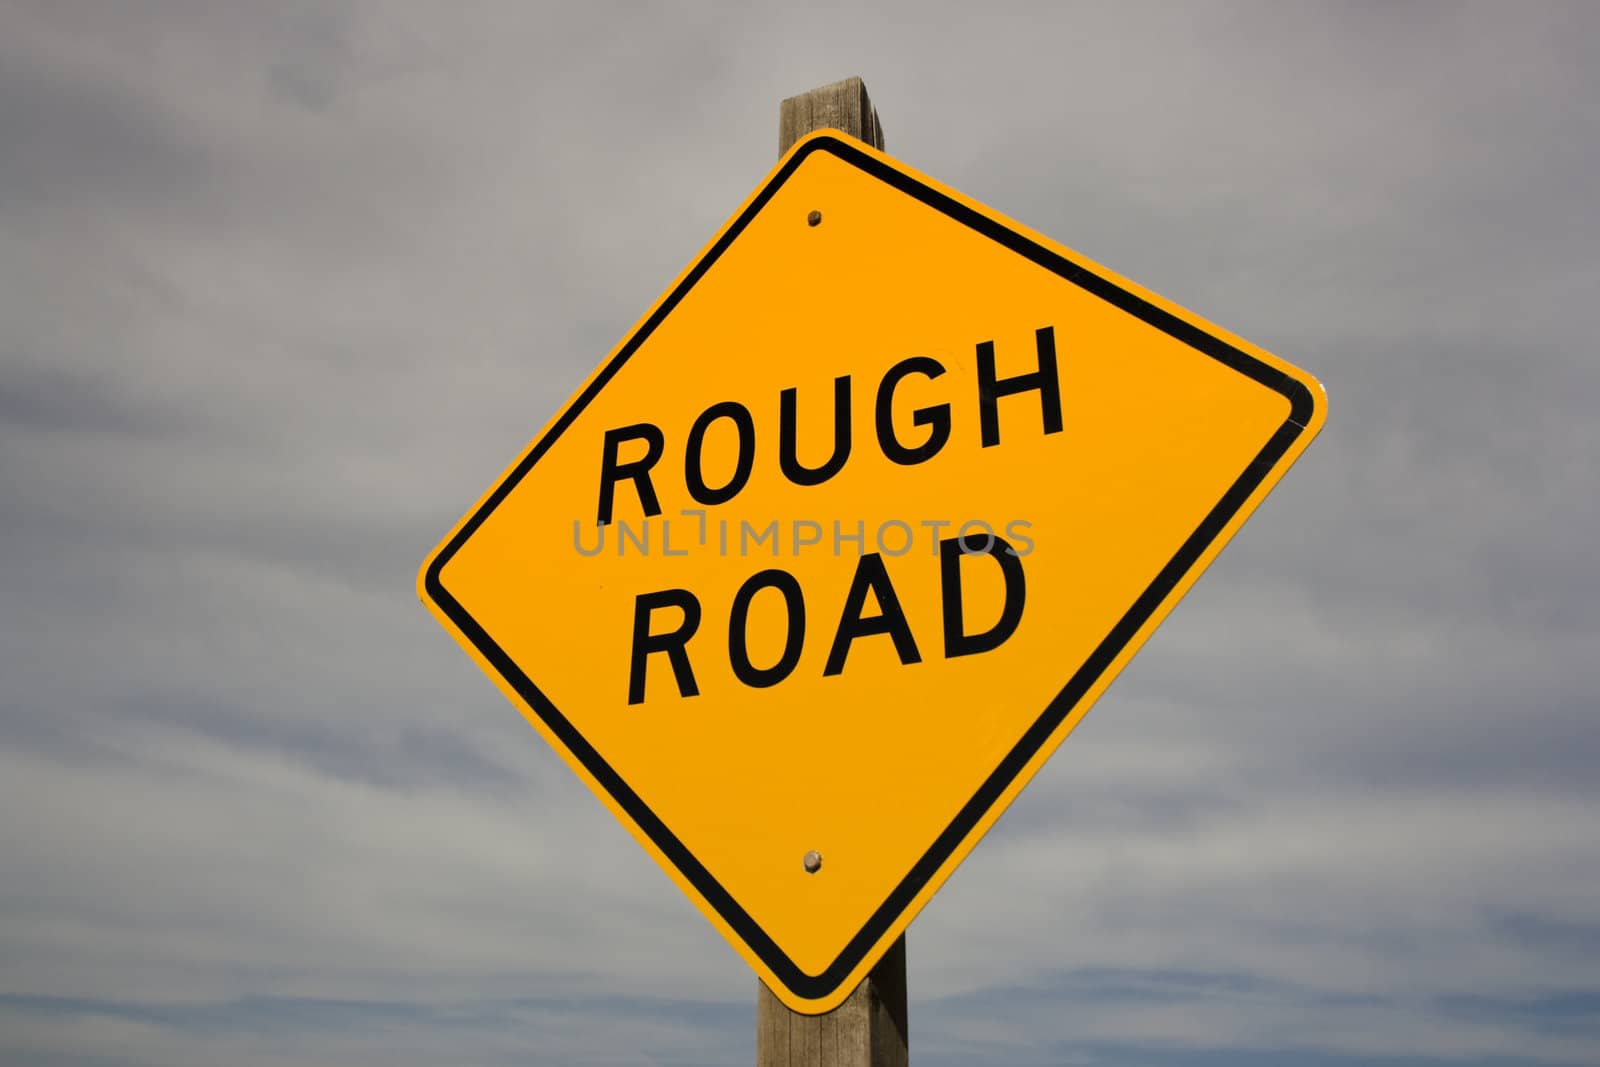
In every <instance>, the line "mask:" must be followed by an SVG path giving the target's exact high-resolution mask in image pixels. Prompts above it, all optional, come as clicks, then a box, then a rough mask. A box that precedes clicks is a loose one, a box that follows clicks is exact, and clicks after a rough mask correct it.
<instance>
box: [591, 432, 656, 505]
mask: <svg viewBox="0 0 1600 1067" xmlns="http://www.w3.org/2000/svg"><path fill="white" fill-rule="evenodd" d="M624 441H643V442H645V453H644V457H643V458H642V459H633V460H629V461H628V462H627V463H619V462H618V461H617V453H618V452H619V451H620V449H621V445H622V442H624ZM664 447H666V441H665V439H663V438H662V436H661V430H660V428H659V427H656V426H652V425H651V424H650V423H648V422H641V423H636V424H635V425H633V426H623V427H622V428H620V429H616V430H607V431H606V442H605V447H604V448H603V449H602V451H601V455H600V518H599V522H600V525H601V526H604V525H605V524H606V523H608V522H610V521H611V504H612V499H613V494H614V493H615V491H616V487H617V483H618V482H620V481H621V480H622V479H624V478H626V479H628V480H629V481H631V482H633V487H634V488H635V489H636V490H638V492H639V503H640V504H642V505H643V506H644V513H645V514H646V515H659V514H661V503H660V501H658V500H657V499H656V491H655V487H654V486H652V485H651V484H650V468H651V467H654V466H655V465H656V461H657V460H659V459H660V458H661V450H662V449H663V448H664Z"/></svg>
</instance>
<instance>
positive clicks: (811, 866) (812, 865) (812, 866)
mask: <svg viewBox="0 0 1600 1067" xmlns="http://www.w3.org/2000/svg"><path fill="white" fill-rule="evenodd" d="M800 864H801V866H803V867H804V868H805V869H806V873H807V874H816V873H817V872H818V871H820V870H822V853H820V852H818V851H817V850H816V849H812V850H811V851H810V852H807V853H806V855H805V858H804V859H802V860H801V861H800Z"/></svg>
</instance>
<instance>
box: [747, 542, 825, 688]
mask: <svg viewBox="0 0 1600 1067" xmlns="http://www.w3.org/2000/svg"><path fill="white" fill-rule="evenodd" d="M763 589H776V590H777V591H778V592H780V593H782V594H783V600H784V607H785V609H786V613H787V615H788V620H789V627H788V632H787V634H786V635H785V636H784V639H783V655H781V656H779V657H778V662H777V663H775V664H773V665H772V666H771V667H768V668H766V669H762V668H759V667H756V666H755V665H754V664H752V663H751V662H750V648H749V642H748V637H749V634H748V632H747V628H748V626H749V621H750V601H751V600H752V599H754V597H755V595H756V594H757V593H758V592H760V591H761V590H763ZM805 639H806V601H805V597H804V596H802V595H801V593H800V583H799V582H797V581H796V580H795V578H794V575H792V574H790V573H789V572H787V571H782V570H778V569H777V568H776V567H774V568H773V569H771V570H765V571H761V572H760V573H758V574H754V575H751V577H750V579H749V580H748V581H746V582H745V583H744V584H743V585H741V586H740V587H739V591H738V592H737V593H735V594H734V595H733V611H732V613H731V614H730V615H729V616H728V662H729V663H730V664H732V665H733V673H734V674H735V675H736V676H738V679H739V681H741V682H743V683H744V684H745V685H748V686H749V687H750V688H752V689H766V688H769V687H770V686H774V685H777V684H778V683H779V682H781V681H783V680H784V679H785V678H787V677H789V675H790V674H792V673H793V672H794V669H795V667H796V666H797V665H798V664H799V662H800V649H801V646H802V645H803V644H804V643H805Z"/></svg>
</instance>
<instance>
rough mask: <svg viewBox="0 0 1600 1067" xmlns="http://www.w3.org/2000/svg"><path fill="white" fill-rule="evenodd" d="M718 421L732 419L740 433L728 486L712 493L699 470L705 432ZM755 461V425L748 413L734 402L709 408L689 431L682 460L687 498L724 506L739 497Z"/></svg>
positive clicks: (712, 490)
mask: <svg viewBox="0 0 1600 1067" xmlns="http://www.w3.org/2000/svg"><path fill="white" fill-rule="evenodd" d="M718 419H731V420H732V421H733V425H734V427H735V429H737V430H738V431H739V459H738V462H737V463H736V465H735V466H734V471H733V477H732V478H730V479H728V484H727V485H724V486H722V487H721V488H718V489H713V488H711V487H710V486H708V485H706V480H705V474H704V472H703V471H702V470H701V451H702V450H703V449H704V447H705V442H706V430H708V429H710V427H711V424H712V423H713V422H716V421H717V420H718ZM755 461H756V424H755V420H754V419H752V418H751V417H750V409H749V408H747V407H745V406H744V405H743V404H740V403H738V402H737V401H734V400H724V401H723V402H722V403H720V404H712V405H711V406H710V407H708V408H706V409H705V410H704V411H702V412H701V413H700V417H699V418H698V419H695V420H694V425H693V426H691V427H690V428H689V444H688V448H687V449H686V450H685V453H684V457H683V477H684V481H685V483H686V484H687V485H688V487H689V495H690V496H692V497H694V499H695V501H696V503H700V504H726V503H727V502H728V501H730V500H732V499H733V498H734V497H736V496H738V495H739V490H741V489H743V488H744V484H745V483H746V482H748V481H749V480H750V469H751V467H753V466H754V465H755Z"/></svg>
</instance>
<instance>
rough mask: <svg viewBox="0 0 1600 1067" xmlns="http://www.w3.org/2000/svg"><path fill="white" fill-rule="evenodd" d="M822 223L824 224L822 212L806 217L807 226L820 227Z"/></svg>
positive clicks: (814, 212) (815, 212)
mask: <svg viewBox="0 0 1600 1067" xmlns="http://www.w3.org/2000/svg"><path fill="white" fill-rule="evenodd" d="M821 223H822V212H820V211H813V212H812V213H811V214H809V215H807V216H806V225H807V226H817V225H820V224H821Z"/></svg>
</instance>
